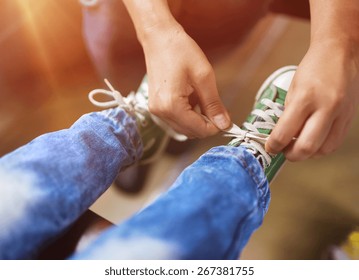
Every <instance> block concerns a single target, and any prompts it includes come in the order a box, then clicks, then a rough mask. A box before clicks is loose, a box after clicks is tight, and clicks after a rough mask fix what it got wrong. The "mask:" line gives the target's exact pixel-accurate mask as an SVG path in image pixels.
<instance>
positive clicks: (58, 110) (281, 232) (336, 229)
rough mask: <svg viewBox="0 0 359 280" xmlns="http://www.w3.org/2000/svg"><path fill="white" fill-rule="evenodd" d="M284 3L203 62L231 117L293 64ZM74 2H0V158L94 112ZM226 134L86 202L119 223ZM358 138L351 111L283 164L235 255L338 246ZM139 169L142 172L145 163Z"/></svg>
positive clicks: (354, 188)
mask: <svg viewBox="0 0 359 280" xmlns="http://www.w3.org/2000/svg"><path fill="white" fill-rule="evenodd" d="M277 2H279V3H280V2H283V1H277ZM282 4H283V3H282ZM293 5H294V4H293ZM293 7H295V5H294V6H290V7H289V8H288V7H287V11H288V13H289V14H291V16H289V15H282V14H278V13H271V14H268V15H266V16H265V17H263V18H262V19H261V20H260V21H259V23H258V24H256V25H255V26H254V28H253V30H252V31H251V32H250V33H249V34H248V35H246V40H245V41H242V42H241V44H236V45H232V48H230V49H229V50H226V52H225V54H223V55H222V56H221V59H214V60H213V61H211V62H212V64H213V66H214V68H215V72H216V77H217V83H218V88H219V90H220V92H221V94H222V99H223V101H224V102H225V104H226V106H227V108H228V109H229V111H230V114H231V116H232V119H233V120H235V122H236V123H237V124H241V123H242V121H243V120H244V119H245V117H246V115H247V114H248V113H249V112H250V110H251V108H252V104H253V99H254V96H255V94H256V91H257V90H258V89H259V87H260V85H261V83H262V81H264V80H265V78H266V77H267V76H268V75H269V74H271V73H272V72H273V71H274V70H276V69H277V68H279V67H281V66H284V65H289V64H298V63H299V62H300V60H301V58H302V57H303V55H304V54H305V52H306V50H307V48H308V45H309V32H310V25H309V21H308V20H307V19H305V18H306V17H307V16H308V15H307V14H305V13H301V12H298V11H299V10H296V9H294V10H293ZM280 8H281V6H280V5H279V6H274V7H273V9H272V10H273V11H275V12H278V11H281V9H280ZM81 9H82V7H81V5H80V4H79V3H78V1H75V0H61V1H55V0H37V1H31V0H11V1H10V0H0V156H2V155H4V154H6V153H8V152H10V151H12V150H14V149H16V148H17V147H19V146H21V145H23V144H25V143H27V142H29V141H30V140H31V139H33V138H34V137H36V136H38V135H41V134H43V133H46V132H50V131H54V130H59V129H63V128H67V127H69V126H70V125H71V124H72V123H73V122H74V121H75V120H76V119H77V118H78V117H80V116H81V115H82V114H84V113H87V112H90V111H93V110H97V109H96V108H95V107H93V106H92V105H91V104H90V103H89V102H88V99H87V93H88V92H89V91H90V90H92V89H93V88H102V87H103V82H102V80H101V78H100V77H99V76H98V75H97V72H96V70H95V69H96V68H95V67H94V64H93V62H92V60H91V59H90V56H89V54H88V51H87V49H86V46H85V42H84V38H83V32H82V11H81ZM288 13H287V14H288ZM133 90H135V88H134V89H133ZM227 142H228V139H225V138H223V137H219V136H217V137H212V138H209V139H203V140H197V141H191V142H190V143H189V144H188V145H186V147H182V146H181V145H178V144H175V143H172V144H171V147H170V149H169V151H168V152H167V153H166V154H165V155H164V156H163V157H162V158H161V159H160V160H158V161H157V162H156V163H155V164H153V165H152V166H151V168H150V169H149V170H147V176H146V177H145V178H146V180H145V181H144V182H143V184H142V183H141V186H137V190H136V192H130V193H129V192H126V191H123V188H121V187H119V186H118V184H121V183H118V184H117V185H115V184H114V185H113V186H112V187H111V188H110V189H109V190H108V191H107V192H106V193H105V194H104V195H103V196H102V197H101V198H100V199H99V200H98V201H97V202H96V203H95V204H94V205H93V206H92V207H91V210H92V211H94V212H95V213H97V214H98V215H99V216H101V217H103V218H105V219H107V220H109V221H110V222H112V223H115V224H116V223H119V222H121V221H122V220H124V219H126V218H127V217H129V216H130V215H131V214H133V213H135V212H136V211H138V210H139V209H141V208H142V207H143V206H144V205H146V204H147V203H149V202H150V201H152V200H153V199H154V198H155V197H157V196H158V195H159V194H160V193H162V192H163V191H165V190H166V189H167V188H168V187H169V186H170V184H171V183H172V182H173V180H174V179H175V178H176V177H177V175H178V174H179V173H180V172H181V171H182V170H183V169H184V168H185V167H186V166H187V165H189V164H190V163H191V162H193V161H194V160H195V159H196V158H198V156H199V155H201V154H202V153H204V152H205V151H206V150H208V149H209V148H211V147H213V146H215V145H220V144H225V143H227ZM357 143H359V116H357V118H356V120H355V122H354V124H353V126H352V129H351V130H350V133H349V136H348V137H347V139H346V141H345V143H344V144H343V145H342V147H341V148H340V149H339V150H338V151H337V152H335V153H334V154H332V155H330V156H327V157H325V158H322V159H318V160H308V161H306V162H303V163H295V164H292V163H287V164H286V165H285V167H284V168H283V169H282V172H281V174H280V175H279V176H278V177H277V178H276V180H275V181H274V182H273V183H272V184H271V192H272V201H271V205H270V208H269V212H268V214H267V216H266V218H265V220H264V224H263V226H262V227H261V228H260V229H259V230H258V231H257V232H256V233H255V234H254V235H253V237H252V238H251V240H250V242H249V244H248V245H247V247H246V249H245V251H244V252H243V254H242V256H241V258H242V259H321V258H325V257H326V256H327V250H328V248H330V246H332V245H336V244H341V243H342V242H343V241H344V240H345V239H346V237H347V235H348V233H349V232H350V231H352V230H353V229H354V228H355V227H356V226H358V225H359V187H358V182H359V173H358V164H359V149H358V146H357ZM138 172H140V174H139V176H141V172H145V171H141V170H140V171H138ZM143 177H144V176H143ZM128 178H130V179H131V175H128Z"/></svg>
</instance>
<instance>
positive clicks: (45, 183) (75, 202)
mask: <svg viewBox="0 0 359 280" xmlns="http://www.w3.org/2000/svg"><path fill="white" fill-rule="evenodd" d="M141 154H142V143H141V139H140V137H139V135H138V132H137V128H136V121H135V119H134V118H133V117H130V116H129V115H128V114H127V113H126V112H125V111H123V110H122V109H120V108H116V109H110V110H106V111H102V112H96V113H90V114H87V115H84V116H82V117H81V118H80V119H79V120H78V121H77V122H76V123H75V124H74V125H73V126H72V127H71V128H69V129H65V130H61V131H57V132H53V133H48V134H44V135H42V136H40V137H38V138H36V139H35V140H33V141H32V142H30V143H29V144H27V145H25V146H23V147H21V148H19V149H17V150H15V151H14V152H12V153H10V154H8V155H6V156H4V157H2V158H0V197H1V203H0V259H28V258H34V257H36V254H37V252H38V251H39V249H40V248H41V246H43V245H46V244H47V243H48V242H50V241H51V240H52V239H53V238H55V237H56V236H57V235H58V234H59V233H61V232H62V231H63V230H64V229H66V228H67V227H68V226H69V225H71V224H72V223H73V222H74V221H75V220H76V219H77V218H78V217H79V216H80V215H81V214H82V213H83V212H84V211H85V210H86V209H88V207H89V206H91V204H92V203H94V201H95V200H96V199H97V198H98V197H99V196H100V195H101V194H102V193H103V192H104V191H105V190H106V189H107V188H108V187H109V186H110V185H111V183H112V181H113V180H114V179H115V177H116V175H117V174H118V172H119V171H120V170H121V169H123V168H125V167H126V166H129V165H131V164H132V163H134V162H135V161H136V160H137V159H139V158H140V156H141Z"/></svg>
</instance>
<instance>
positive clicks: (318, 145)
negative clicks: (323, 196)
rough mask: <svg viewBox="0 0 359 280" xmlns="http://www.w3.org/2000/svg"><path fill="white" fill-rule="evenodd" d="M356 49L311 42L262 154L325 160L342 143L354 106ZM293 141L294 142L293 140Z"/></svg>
mask: <svg viewBox="0 0 359 280" xmlns="http://www.w3.org/2000/svg"><path fill="white" fill-rule="evenodd" d="M357 52H358V50H357V47H355V44H351V43H348V42H346V41H345V40H343V41H341V40H333V39H328V40H321V41H320V42H315V43H312V45H311V46H310V49H309V51H308V53H307V54H306V55H305V57H304V59H303V60H302V62H301V63H300V65H299V68H298V70H297V72H296V74H295V76H294V79H293V82H292V84H291V87H290V89H289V91H288V94H287V98H286V102H285V110H284V113H283V115H282V116H281V118H280V119H279V121H278V123H277V125H276V127H275V128H274V129H273V131H272V133H271V135H270V137H269V139H268V141H267V143H266V150H267V151H268V152H270V153H274V154H276V153H278V152H281V151H283V150H284V151H285V155H286V157H287V159H288V160H291V161H300V160H305V159H307V158H311V157H317V156H321V155H326V154H328V153H331V152H333V151H335V150H336V149H337V148H338V147H339V146H340V144H341V143H342V142H343V140H344V138H345V136H346V134H347V131H348V129H349V127H350V124H351V122H352V120H353V117H354V115H355V112H356V110H357V107H358V103H359V75H358V70H359V69H358V66H359V60H358V57H359V56H358V53H357ZM294 137H295V138H296V140H295V141H293V138H294Z"/></svg>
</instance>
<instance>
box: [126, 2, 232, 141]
mask: <svg viewBox="0 0 359 280" xmlns="http://www.w3.org/2000/svg"><path fill="white" fill-rule="evenodd" d="M123 2H124V4H125V5H126V7H127V9H128V11H129V13H130V16H131V18H132V20H133V22H134V25H135V29H136V33H137V37H138V39H139V41H140V43H141V45H142V47H143V50H144V54H145V58H146V66H147V73H148V77H149V95H150V96H149V97H150V99H149V107H150V111H151V112H152V113H153V114H155V115H157V116H158V117H160V118H161V119H162V120H164V121H165V122H167V123H168V124H170V125H171V126H172V127H173V128H174V129H175V130H177V131H178V132H180V133H183V134H186V135H187V136H189V137H206V136H209V135H213V134H215V133H217V132H218V131H219V129H226V128H228V127H229V126H230V125H231V121H230V118H229V115H228V113H227V111H226V109H225V108H224V106H223V104H222V102H221V100H220V97H219V94H218V90H217V85H216V80H215V75H214V71H213V69H212V66H211V65H210V63H209V62H208V60H207V58H206V56H205V55H204V53H203V51H202V50H201V49H200V47H199V46H198V45H197V44H196V42H195V41H194V40H193V39H192V38H191V37H189V36H188V35H187V33H186V32H185V31H184V30H183V28H182V26H181V25H180V24H179V23H178V22H177V21H176V20H175V18H174V17H173V15H172V14H171V11H170V8H169V6H168V3H167V1H166V0H123ZM196 104H197V105H199V107H200V108H201V112H202V114H203V115H205V116H206V117H207V118H204V117H203V116H202V115H201V114H199V113H197V112H195V110H194V106H195V105H196Z"/></svg>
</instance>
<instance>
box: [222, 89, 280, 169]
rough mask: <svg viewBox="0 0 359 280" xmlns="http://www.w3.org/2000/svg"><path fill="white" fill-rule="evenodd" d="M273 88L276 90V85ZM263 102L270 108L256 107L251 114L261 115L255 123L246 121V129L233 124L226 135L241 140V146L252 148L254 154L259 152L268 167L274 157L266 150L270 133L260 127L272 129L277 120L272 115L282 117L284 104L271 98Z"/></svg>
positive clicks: (261, 160)
mask: <svg viewBox="0 0 359 280" xmlns="http://www.w3.org/2000/svg"><path fill="white" fill-rule="evenodd" d="M272 90H276V89H275V88H274V87H273V88H272ZM261 103H262V104H263V105H265V106H267V107H268V108H267V109H266V110H265V111H263V110H260V109H254V110H253V111H252V112H251V114H252V115H254V116H256V117H259V118H258V120H257V121H255V122H254V123H253V124H252V123H249V122H245V123H244V124H243V127H244V129H241V128H240V127H238V126H237V125H235V124H234V125H233V126H232V127H231V128H230V129H229V130H226V131H225V132H226V134H224V136H226V137H232V138H235V139H234V140H237V141H241V142H242V143H241V144H240V146H243V147H245V148H247V149H248V150H250V151H251V152H252V153H253V154H257V153H258V154H259V155H258V156H257V158H258V160H259V161H260V162H261V163H262V164H263V167H264V168H266V167H268V166H269V165H270V164H271V161H272V157H271V156H270V155H269V154H268V153H267V152H266V151H265V149H264V145H265V143H266V141H267V139H268V137H269V136H268V135H267V134H264V133H261V132H260V131H259V129H270V130H272V129H273V128H274V126H275V124H276V122H275V121H274V120H273V119H272V117H278V118H279V117H280V116H281V115H282V113H283V110H284V106H283V105H281V104H278V103H276V102H273V101H272V100H270V99H267V98H264V99H262V100H261Z"/></svg>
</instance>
